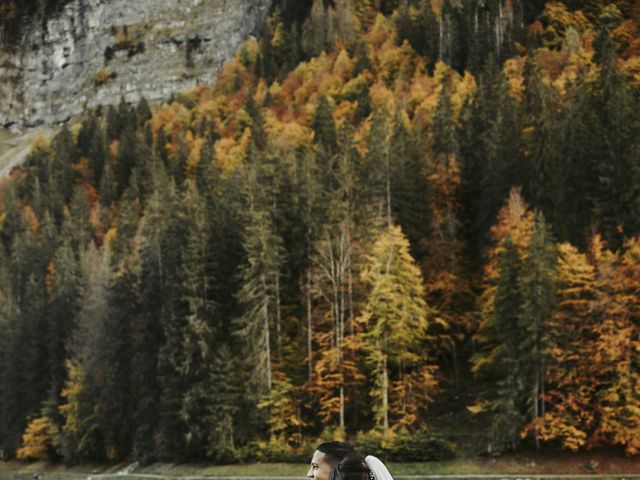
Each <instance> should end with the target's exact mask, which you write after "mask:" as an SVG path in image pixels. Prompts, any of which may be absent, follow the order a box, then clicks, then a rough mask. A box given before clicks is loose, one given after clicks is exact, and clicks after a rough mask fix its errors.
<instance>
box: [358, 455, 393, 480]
mask: <svg viewBox="0 0 640 480" xmlns="http://www.w3.org/2000/svg"><path fill="white" fill-rule="evenodd" d="M364 461H365V462H366V464H367V467H369V470H370V471H371V473H373V476H374V478H375V480H393V477H392V476H391V474H390V473H389V470H387V467H385V466H384V463H382V462H381V461H380V459H379V458H378V457H374V456H373V455H367V457H366V458H365V459H364Z"/></svg>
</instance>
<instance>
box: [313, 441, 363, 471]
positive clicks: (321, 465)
mask: <svg viewBox="0 0 640 480" xmlns="http://www.w3.org/2000/svg"><path fill="white" fill-rule="evenodd" d="M350 453H354V449H353V447H352V446H351V445H349V444H348V443H344V442H324V443H321V444H320V445H318V448H316V451H315V452H314V454H313V458H311V468H310V469H309V471H308V472H307V477H308V478H310V479H312V480H329V473H331V469H332V468H333V467H334V466H336V465H337V464H338V463H340V462H341V461H342V460H343V459H344V457H346V456H347V455H348V454H350Z"/></svg>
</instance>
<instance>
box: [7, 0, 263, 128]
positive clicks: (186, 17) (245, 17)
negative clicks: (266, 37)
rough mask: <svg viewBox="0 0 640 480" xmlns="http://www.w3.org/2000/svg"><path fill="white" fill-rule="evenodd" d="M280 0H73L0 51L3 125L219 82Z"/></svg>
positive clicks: (48, 120)
mask: <svg viewBox="0 0 640 480" xmlns="http://www.w3.org/2000/svg"><path fill="white" fill-rule="evenodd" d="M271 3H272V0H163V1H162V2H158V1H157V0H136V1H135V2H131V1H130V0H72V1H70V2H69V3H68V4H67V5H66V6H65V7H64V8H63V9H62V11H61V12H59V13H58V14H56V15H55V16H54V17H51V18H48V19H47V20H46V21H45V22H43V21H42V20H41V19H40V20H33V24H32V25H30V26H29V27H28V28H25V35H24V36H23V37H22V40H21V41H20V42H19V44H18V45H17V46H14V47H15V48H6V47H5V48H3V49H2V50H0V98H1V99H2V106H1V108H0V125H1V126H13V127H18V128H24V127H30V126H35V125H40V124H47V125H52V124H57V123H61V122H64V121H66V120H68V119H69V118H71V117H74V116H76V115H79V114H81V113H82V112H83V111H85V110H86V109H87V108H93V107H96V106H98V105H112V104H116V103H118V102H119V101H120V99H121V98H122V97H124V99H125V100H126V101H127V102H137V101H138V100H139V99H140V98H141V97H142V96H144V97H146V98H147V99H148V100H149V101H152V102H154V101H155V102H157V101H163V100H167V99H168V98H169V97H170V96H171V94H172V93H175V92H179V91H184V90H188V89H191V88H193V87H194V86H195V85H197V84H199V83H211V82H212V81H213V80H215V77H216V76H217V74H218V72H219V71H220V69H221V68H222V66H223V65H224V63H225V62H227V61H228V60H230V59H231V58H232V57H233V55H234V54H235V53H236V51H237V50H238V48H239V47H240V45H241V44H242V42H243V41H244V40H245V39H246V38H247V37H249V36H250V35H257V34H259V32H260V29H261V28H262V25H263V23H264V21H265V19H266V18H267V15H268V12H269V9H270V7H271Z"/></svg>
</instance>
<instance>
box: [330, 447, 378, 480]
mask: <svg viewBox="0 0 640 480" xmlns="http://www.w3.org/2000/svg"><path fill="white" fill-rule="evenodd" d="M328 480H371V472H370V471H369V467H368V466H367V463H366V462H365V461H364V458H362V457H361V456H360V455H357V454H356V453H349V454H347V455H346V456H345V457H344V458H343V459H342V460H341V461H340V462H339V463H338V464H337V465H335V466H334V467H333V468H332V469H331V473H329V479H328Z"/></svg>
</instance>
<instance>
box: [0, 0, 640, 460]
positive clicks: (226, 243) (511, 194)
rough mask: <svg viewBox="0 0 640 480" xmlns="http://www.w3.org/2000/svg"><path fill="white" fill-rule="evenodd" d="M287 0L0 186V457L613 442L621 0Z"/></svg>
mask: <svg viewBox="0 0 640 480" xmlns="http://www.w3.org/2000/svg"><path fill="white" fill-rule="evenodd" d="M289 3H291V2H289ZM294 3H296V2H294ZM286 5H287V2H284V3H283V4H282V6H281V7H276V8H275V9H274V13H273V15H272V16H271V17H270V19H269V21H268V24H267V26H266V28H265V32H264V34H263V35H262V37H261V38H260V39H258V40H256V39H249V40H248V41H247V42H246V43H245V45H244V46H243V48H242V49H241V51H240V52H238V54H237V56H236V58H235V59H234V60H233V61H232V62H230V63H229V64H228V65H226V66H225V67H224V69H223V71H222V72H221V74H220V76H219V78H218V80H217V81H216V83H215V84H213V85H211V86H199V87H198V88H196V89H195V90H194V91H192V92H187V93H184V94H180V95H176V96H175V99H174V101H173V102H171V103H170V104H167V105H164V106H160V107H157V108H153V109H152V108H150V107H149V105H148V104H147V103H146V102H145V101H144V100H143V101H141V102H140V103H139V104H138V105H136V106H129V105H127V104H125V103H124V102H123V103H121V104H120V105H119V106H117V107H108V108H100V109H97V110H95V111H93V112H89V113H87V115H86V116H85V117H84V118H83V119H82V120H81V121H80V122H79V123H78V124H75V125H69V126H65V127H63V128H62V129H61V130H60V132H59V133H57V134H56V135H55V137H54V138H53V139H51V140H48V139H44V138H43V139H40V141H39V142H38V144H37V145H36V146H35V147H34V149H33V151H32V153H31V154H30V156H29V159H28V161H27V162H26V164H25V165H23V166H21V167H19V168H16V169H15V170H14V171H13V172H12V174H11V176H10V178H8V179H4V180H3V181H2V183H1V184H0V194H1V197H2V203H1V204H0V330H1V332H2V335H0V448H1V449H2V452H3V457H4V458H10V457H12V456H14V455H15V456H17V457H19V458H45V457H49V458H64V459H65V461H68V462H78V461H88V460H91V461H95V460H99V461H104V460H120V459H125V458H137V459H141V460H144V461H150V460H153V459H164V460H172V461H184V460H202V459H208V460H213V461H216V462H230V461H238V460H282V459H296V458H298V457H299V455H301V454H303V455H306V454H307V451H308V449H309V447H310V445H313V443H314V442H315V441H316V439H318V438H328V437H331V438H340V437H344V436H349V437H350V438H355V439H356V441H357V442H358V443H359V444H360V445H361V446H362V448H363V449H365V450H366V451H367V452H371V453H375V452H379V453H381V454H382V455H383V456H384V455H389V456H391V457H392V458H393V459H394V460H424V459H434V458H445V457H448V456H450V455H452V454H454V453H455V452H456V443H457V442H458V440H459V439H458V438H457V437H456V436H455V434H453V433H452V432H451V431H449V430H447V429H446V428H444V427H443V423H442V422H440V423H438V418H437V413H438V412H439V411H442V410H443V409H445V410H446V409H448V408H451V407H449V405H451V404H452V403H451V402H450V401H451V400H452V399H454V398H457V395H458V394H459V393H460V392H464V395H463V400H462V401H463V404H458V405H457V408H458V410H456V412H455V413H456V415H457V416H459V417H460V419H461V421H462V422H463V423H465V424H467V425H470V426H471V427H470V428H469V430H468V432H467V433H470V432H471V430H473V435H475V436H474V437H473V441H474V443H475V444H476V448H477V449H479V450H486V449H490V450H491V451H493V452H496V451H498V452H500V451H505V450H512V449H517V448H520V447H521V446H522V445H539V444H541V443H546V444H549V445H552V446H556V447H558V448H560V447H562V448H568V449H571V450H578V449H582V448H593V447H599V446H613V445H617V446H620V448H622V449H624V450H625V451H626V452H627V453H628V454H637V453H638V452H639V451H640V437H638V435H637V432H638V431H639V429H640V237H639V235H640V137H639V136H638V132H639V131H640V96H639V95H640V92H639V90H638V85H639V84H640V56H639V53H640V51H639V46H640V44H639V43H638V42H639V40H638V39H639V38H640V36H639V30H638V29H639V26H640V2H638V1H632V0H619V1H598V0H592V1H589V2H569V1H568V2H546V3H545V2H528V1H527V2H524V1H520V0H485V1H481V0H469V1H465V2H460V3H458V2H450V1H449V0H444V1H437V2H436V1H434V2H431V1H428V0H424V1H409V2H403V1H395V2H394V1H382V2H381V1H377V0H335V1H333V2H322V1H321V0H316V1H314V2H313V3H311V4H310V5H309V8H308V9H305V8H301V9H300V10H297V11H296V12H295V13H291V12H290V11H289V10H288V9H287V6H286ZM283 6H284V8H283ZM5 18H6V17H5ZM458 403H459V402H458ZM447 418H449V419H450V418H451V417H447ZM449 422H450V420H449ZM445 423H446V422H445Z"/></svg>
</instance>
